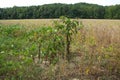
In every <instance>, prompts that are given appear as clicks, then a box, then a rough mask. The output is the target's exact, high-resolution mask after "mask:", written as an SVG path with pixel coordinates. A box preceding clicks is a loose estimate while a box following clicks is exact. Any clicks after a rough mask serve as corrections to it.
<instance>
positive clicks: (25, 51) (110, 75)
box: [0, 19, 120, 80]
mask: <svg viewBox="0 0 120 80" xmlns="http://www.w3.org/2000/svg"><path fill="white" fill-rule="evenodd" d="M64 22H65V24H64ZM66 22H67V23H66ZM73 22H74V21H73V20H70V19H67V20H66V19H65V21H64V19H63V21H60V20H59V21H58V22H55V24H54V27H47V26H43V27H42V26H41V27H34V28H31V29H28V28H30V27H24V26H21V25H9V26H8V25H7V26H6V25H3V24H2V25H0V32H1V33H0V80H39V79H40V80H72V79H79V80H119V79H120V77H119V76H120V72H119V71H120V67H119V66H120V35H119V34H120V24H117V22H116V24H117V25H115V24H114V25H113V26H111V25H112V24H109V26H108V25H102V24H101V23H100V22H99V21H98V23H99V24H101V25H100V26H99V25H98V26H93V24H90V25H85V26H84V25H83V24H84V22H83V24H82V23H81V24H80V26H78V23H77V22H76V21H75V22H74V23H75V25H77V27H76V28H75V29H77V33H75V35H74V34H73V35H71V39H72V40H71V41H70V42H71V44H70V54H69V56H70V61H69V62H68V60H67V59H65V58H64V56H65V55H64V53H65V51H66V49H65V48H66V46H65V44H66V39H65V36H64V35H66V33H65V32H64V28H62V27H63V26H65V25H66V24H68V23H69V24H71V23H73ZM109 22H110V21H109ZM110 23H111V22H110ZM94 24H95V23H94ZM75 25H74V26H75ZM69 26H70V25H69ZM71 27H73V26H71ZM65 29H67V28H65ZM72 29H73V28H72ZM61 31H62V32H61ZM61 33H62V34H61ZM39 54H40V55H39Z"/></svg>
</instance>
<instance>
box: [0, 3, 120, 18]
mask: <svg viewBox="0 0 120 80" xmlns="http://www.w3.org/2000/svg"><path fill="white" fill-rule="evenodd" d="M60 16H67V17H69V18H83V19H120V5H112V6H101V5H97V4H88V3H76V4H61V3H54V4H45V5H40V6H29V7H17V6H14V7H12V8H0V19H41V18H59V17H60Z"/></svg>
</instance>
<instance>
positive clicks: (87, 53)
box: [0, 19, 120, 80]
mask: <svg viewBox="0 0 120 80" xmlns="http://www.w3.org/2000/svg"><path fill="white" fill-rule="evenodd" d="M54 20H56V19H25V20H0V24H2V25H16V24H17V25H22V26H25V27H26V28H27V29H34V28H37V27H40V26H54V24H53V21H54ZM78 20H79V21H80V22H82V23H83V25H84V27H83V28H82V29H81V30H79V32H78V34H77V35H76V36H73V37H74V40H73V43H72V46H71V54H72V55H73V56H72V58H71V62H70V63H66V62H65V61H63V60H61V62H60V63H59V64H57V65H56V66H54V67H53V66H50V67H46V69H45V70H44V71H43V72H42V73H41V76H42V78H41V77H40V76H39V74H33V75H34V80H37V79H42V80H120V20H103V19H78ZM51 68H52V70H51ZM29 72H32V71H31V70H29ZM38 73H39V72H38ZM38 76H39V77H38ZM35 77H36V78H35ZM29 79H30V78H29Z"/></svg>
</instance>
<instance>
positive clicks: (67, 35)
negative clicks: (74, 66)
mask: <svg viewBox="0 0 120 80" xmlns="http://www.w3.org/2000/svg"><path fill="white" fill-rule="evenodd" d="M55 27H56V29H57V30H58V33H60V34H61V36H62V37H64V42H65V53H64V58H67V60H68V61H69V60H70V45H71V42H72V35H74V34H77V32H78V30H79V28H82V27H83V26H82V24H81V25H79V22H78V21H77V20H71V19H69V18H67V17H64V16H62V17H60V21H55Z"/></svg>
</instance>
